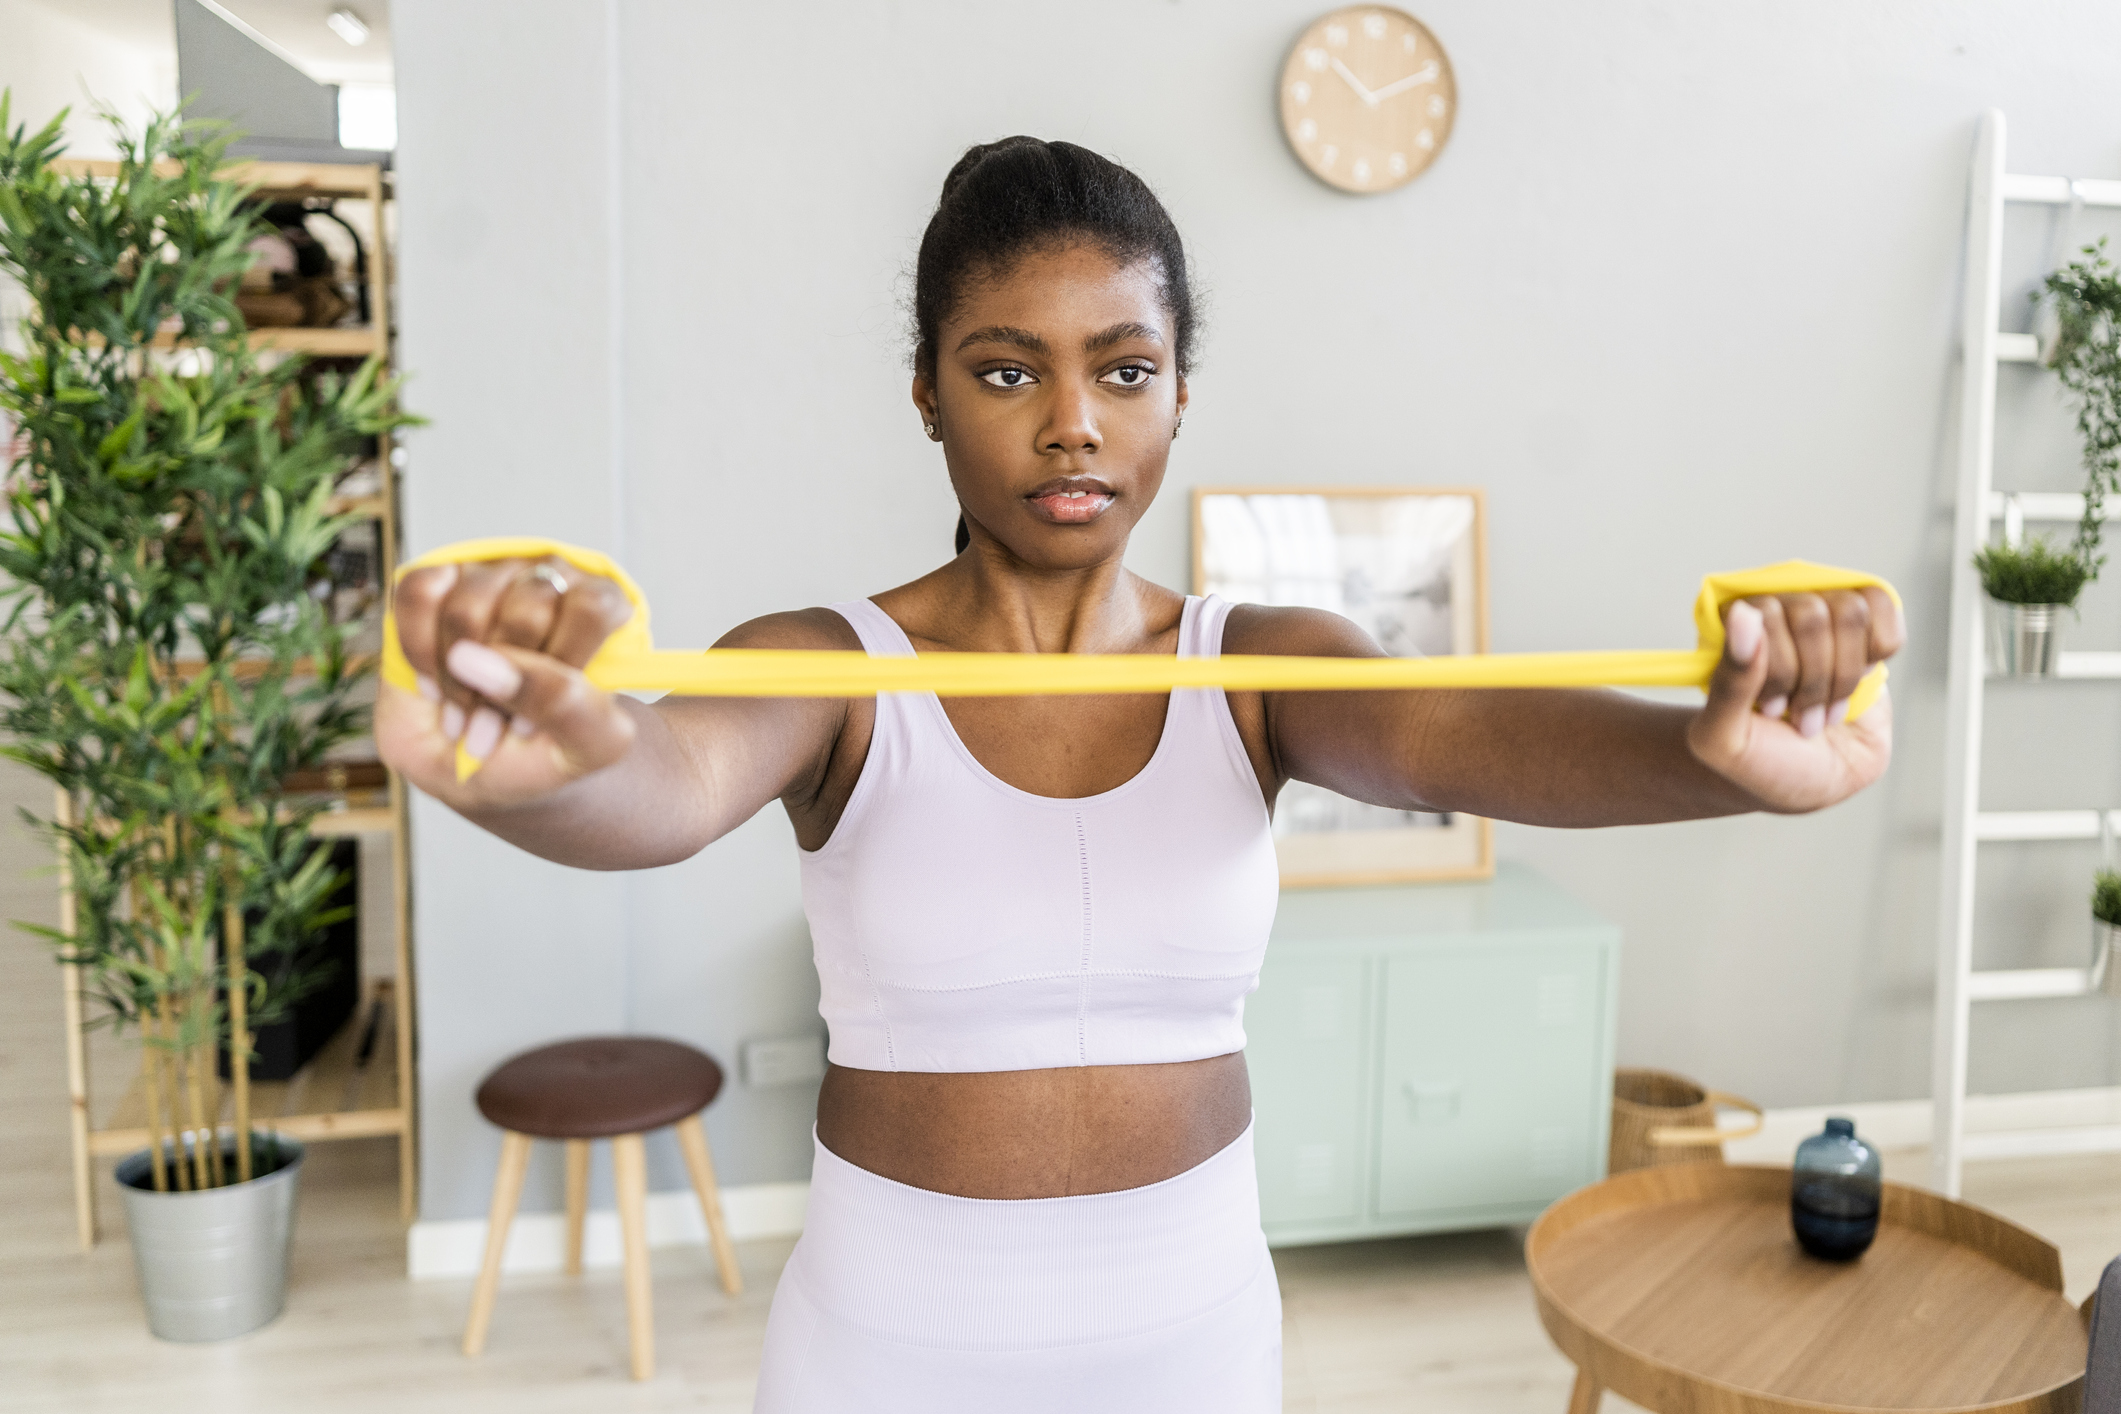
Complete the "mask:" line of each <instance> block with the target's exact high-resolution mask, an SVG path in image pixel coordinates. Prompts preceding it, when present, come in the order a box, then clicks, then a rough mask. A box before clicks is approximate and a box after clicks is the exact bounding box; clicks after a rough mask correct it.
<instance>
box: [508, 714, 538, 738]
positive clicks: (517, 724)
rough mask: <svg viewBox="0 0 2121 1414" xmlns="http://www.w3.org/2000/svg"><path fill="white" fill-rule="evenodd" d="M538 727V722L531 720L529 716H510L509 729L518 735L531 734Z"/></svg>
mask: <svg viewBox="0 0 2121 1414" xmlns="http://www.w3.org/2000/svg"><path fill="white" fill-rule="evenodd" d="M537 729H538V724H537V723H536V722H533V721H531V720H530V718H528V717H510V718H509V719H508V730H510V731H512V732H514V733H515V734H516V735H517V736H530V735H532V734H533V733H535V732H536V731H537Z"/></svg>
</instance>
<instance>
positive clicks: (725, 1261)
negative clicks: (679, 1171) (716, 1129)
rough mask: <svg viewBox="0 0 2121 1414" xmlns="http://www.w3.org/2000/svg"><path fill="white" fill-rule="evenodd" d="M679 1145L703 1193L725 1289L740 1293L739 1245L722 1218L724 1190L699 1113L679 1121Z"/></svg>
mask: <svg viewBox="0 0 2121 1414" xmlns="http://www.w3.org/2000/svg"><path fill="white" fill-rule="evenodd" d="M678 1147H679V1148H681V1149H683V1150H684V1151H685V1171H686V1172H687V1173H689V1174H691V1175H692V1191H693V1192H695V1193H697V1194H699V1195H700V1211H702V1212H703V1213H705V1214H706V1215H707V1240H708V1241H709V1242H710V1243H712V1244H713V1246H714V1266H715V1270H716V1271H718V1272H720V1273H721V1274H722V1290H724V1291H726V1292H728V1293H729V1294H730V1295H731V1296H736V1295H739V1294H741V1293H742V1292H743V1290H744V1274H743V1272H742V1271H740V1270H738V1268H737V1264H736V1248H735V1247H733V1246H731V1245H730V1242H729V1225H728V1224H727V1223H725V1222H724V1221H722V1190H721V1187H720V1186H719V1185H718V1184H716V1183H715V1181H714V1156H713V1155H712V1154H710V1153H708V1152H707V1131H706V1130H705V1129H703V1128H701V1127H700V1117H699V1116H698V1115H694V1116H693V1117H692V1118H690V1119H681V1120H679V1121H678Z"/></svg>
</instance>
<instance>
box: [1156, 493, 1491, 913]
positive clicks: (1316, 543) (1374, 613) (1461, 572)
mask: <svg viewBox="0 0 2121 1414" xmlns="http://www.w3.org/2000/svg"><path fill="white" fill-rule="evenodd" d="M1487 564H1488V559H1487V504H1486V498H1485V497H1484V496H1483V495H1482V493H1481V492H1480V490H1479V489H1478V488H1477V487H1457V486H1444V487H1428V486H1405V487H1401V486H1340V487H1321V486H1199V487H1195V488H1194V490H1193V592H1194V593H1195V594H1219V595H1221V596H1222V597H1223V598H1225V599H1231V600H1235V601H1238V602H1241V603H1262V604H1303V605H1309V606H1311V607H1315V608H1324V609H1330V610H1332V611H1333V612H1336V613H1340V614H1344V615H1346V616H1347V617H1348V618H1350V619H1352V620H1354V621H1355V623H1356V624H1357V625H1359V626H1360V627H1361V628H1363V629H1364V630H1365V631H1366V632H1368V633H1370V634H1371V636H1372V637H1374V638H1376V639H1377V640H1378V643H1379V645H1380V646H1381V647H1383V648H1384V649H1385V651H1387V652H1389V653H1395V654H1402V655H1407V654H1414V653H1425V654H1434V653H1437V652H1449V653H1485V652H1487V651H1488V578H1487V574H1488V570H1487ZM1274 848H1275V854H1276V856H1277V858H1278V859H1279V861H1280V865H1281V882H1282V887H1284V888H1316V887H1321V886H1332V885H1356V884H1384V883H1402V882H1409V881H1427V880H1448V879H1486V878H1491V877H1493V875H1494V873H1495V827H1494V823H1493V822H1492V821H1490V820H1486V819H1483V818H1481V817H1479V816H1475V815H1466V814H1447V815H1432V814H1427V813H1425V812H1420V811H1399V810H1390V809H1387V808H1386V807H1383V806H1375V805H1367V804H1364V803H1362V802H1360V801H1353V800H1349V799H1347V798H1346V797H1344V796H1340V795H1337V794H1335V793H1334V792H1332V791H1329V790H1327V789H1325V788H1324V787H1322V786H1315V785H1311V784H1309V783H1307V782H1303V781H1291V782H1290V783H1289V784H1288V785H1286V786H1284V787H1283V788H1282V793H1281V797H1280V799H1279V800H1277V801H1276V802H1275V809H1274Z"/></svg>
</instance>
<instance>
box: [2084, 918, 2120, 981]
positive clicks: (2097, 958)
mask: <svg viewBox="0 0 2121 1414" xmlns="http://www.w3.org/2000/svg"><path fill="white" fill-rule="evenodd" d="M2117 945H2121V928H2117V927H2115V926H2114V925H2113V924H2111V923H2105V922H2101V921H2100V920H2099V919H2097V918H2094V919H2093V920H2092V965H2091V968H2090V976H2089V988H2090V990H2091V991H2093V992H2095V993H2104V994H2105V995H2106V996H2109V997H2121V959H2116V958H2115V956H2114V949H2115V947H2116V946H2117Z"/></svg>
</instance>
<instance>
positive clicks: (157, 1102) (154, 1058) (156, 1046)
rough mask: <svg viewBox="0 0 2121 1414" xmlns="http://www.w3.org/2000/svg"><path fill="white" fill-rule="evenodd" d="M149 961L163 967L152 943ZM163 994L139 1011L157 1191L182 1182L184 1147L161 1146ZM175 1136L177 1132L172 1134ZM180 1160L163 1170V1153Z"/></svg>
mask: <svg viewBox="0 0 2121 1414" xmlns="http://www.w3.org/2000/svg"><path fill="white" fill-rule="evenodd" d="M131 893H132V902H133V921H134V922H135V923H138V922H139V921H140V886H139V884H138V883H137V882H135V883H134V885H133V887H132V890H131ZM148 962H149V965H150V966H152V967H154V968H156V969H157V970H160V969H161V967H162V963H163V958H162V950H161V949H160V948H158V947H155V946H154V945H153V944H152V943H150V944H149V945H148ZM163 1000H164V999H163V997H162V996H161V995H160V994H159V993H158V994H157V995H156V997H155V1000H154V1004H153V1005H152V1006H151V1007H149V1008H147V1009H146V1010H144V1011H142V1012H141V1013H140V1094H141V1098H142V1099H144V1100H146V1102H147V1154H148V1166H149V1167H150V1168H151V1169H152V1170H153V1172H154V1178H155V1191H156V1192H157V1193H167V1192H169V1191H170V1190H171V1189H173V1188H176V1187H179V1186H180V1185H181V1182H182V1178H181V1175H182V1171H183V1158H184V1151H183V1150H182V1149H181V1148H177V1149H175V1150H174V1151H170V1150H165V1149H164V1148H163V1147H162V1047H161V1044H160V1042H161V1040H162V1007H163ZM169 1127H170V1129H171V1130H172V1131H174V1130H175V1129H176V1127H177V1125H176V1114H175V1112H174V1111H172V1112H171V1114H170V1125H169ZM172 1137H174V1135H173V1136H172ZM165 1154H168V1155H169V1157H171V1158H173V1159H175V1160H176V1161H177V1168H178V1174H177V1175H176V1176H174V1177H173V1176H172V1175H170V1174H168V1173H166V1172H165V1171H164V1168H165V1166H164V1155H165Z"/></svg>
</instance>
